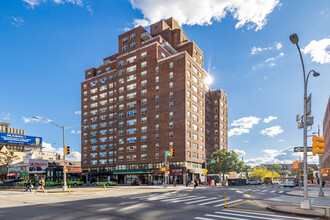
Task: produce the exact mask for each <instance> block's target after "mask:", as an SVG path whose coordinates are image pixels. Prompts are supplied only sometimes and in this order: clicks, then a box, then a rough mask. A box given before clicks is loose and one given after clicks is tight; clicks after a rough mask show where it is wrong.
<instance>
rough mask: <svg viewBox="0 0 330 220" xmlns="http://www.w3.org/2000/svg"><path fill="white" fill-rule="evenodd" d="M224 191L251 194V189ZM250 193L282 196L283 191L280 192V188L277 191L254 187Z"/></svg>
mask: <svg viewBox="0 0 330 220" xmlns="http://www.w3.org/2000/svg"><path fill="white" fill-rule="evenodd" d="M226 190H232V191H236V192H238V193H249V192H251V188H227V189H226ZM252 192H253V193H256V192H257V193H279V194H284V193H285V191H284V190H282V189H281V188H278V189H275V190H274V189H267V188H265V187H255V188H252Z"/></svg>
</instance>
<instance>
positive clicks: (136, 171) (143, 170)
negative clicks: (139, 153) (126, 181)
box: [113, 169, 152, 175]
mask: <svg viewBox="0 0 330 220" xmlns="http://www.w3.org/2000/svg"><path fill="white" fill-rule="evenodd" d="M150 173H152V172H151V169H139V170H116V171H113V174H117V175H119V174H150Z"/></svg>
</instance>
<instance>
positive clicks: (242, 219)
mask: <svg viewBox="0 0 330 220" xmlns="http://www.w3.org/2000/svg"><path fill="white" fill-rule="evenodd" d="M205 216H210V217H215V218H221V219H223V218H225V219H234V220H246V218H234V217H231V216H223V215H211V214H206V215H205Z"/></svg>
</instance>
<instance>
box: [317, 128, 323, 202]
mask: <svg viewBox="0 0 330 220" xmlns="http://www.w3.org/2000/svg"><path fill="white" fill-rule="evenodd" d="M317 132H318V137H320V136H321V134H320V125H319V126H318V131H317ZM319 183H320V191H319V197H324V192H323V191H322V163H321V154H319Z"/></svg>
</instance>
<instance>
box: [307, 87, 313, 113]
mask: <svg viewBox="0 0 330 220" xmlns="http://www.w3.org/2000/svg"><path fill="white" fill-rule="evenodd" d="M311 113H312V93H311V94H309V96H308V98H307V112H306V116H310V115H311Z"/></svg>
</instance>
